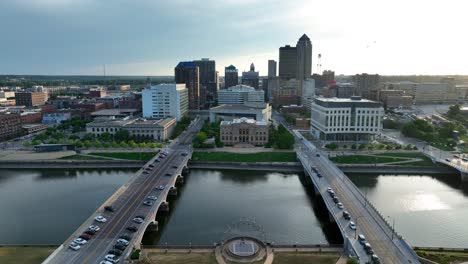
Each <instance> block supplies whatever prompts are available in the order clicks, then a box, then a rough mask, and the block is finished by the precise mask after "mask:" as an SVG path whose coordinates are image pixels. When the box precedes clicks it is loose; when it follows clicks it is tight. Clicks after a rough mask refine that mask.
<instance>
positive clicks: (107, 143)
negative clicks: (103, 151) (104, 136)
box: [102, 142, 111, 148]
mask: <svg viewBox="0 0 468 264" xmlns="http://www.w3.org/2000/svg"><path fill="white" fill-rule="evenodd" d="M102 146H103V147H105V148H109V147H110V146H111V143H109V142H104V143H103V144H102Z"/></svg>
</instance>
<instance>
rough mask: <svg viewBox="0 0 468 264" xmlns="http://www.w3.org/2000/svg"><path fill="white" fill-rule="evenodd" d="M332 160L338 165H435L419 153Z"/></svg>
mask: <svg viewBox="0 0 468 264" xmlns="http://www.w3.org/2000/svg"><path fill="white" fill-rule="evenodd" d="M330 160H331V161H333V162H334V163H337V164H372V165H373V164H388V165H398V166H434V163H433V162H432V160H431V159H429V158H428V157H426V156H424V155H423V154H422V153H419V152H412V153H404V152H403V153H399V152H394V153H376V154H365V155H364V154H356V155H343V156H336V157H331V158H330Z"/></svg>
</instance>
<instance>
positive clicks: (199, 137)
mask: <svg viewBox="0 0 468 264" xmlns="http://www.w3.org/2000/svg"><path fill="white" fill-rule="evenodd" d="M207 139H208V135H207V134H206V133H205V132H198V133H197V134H196V135H195V137H194V138H193V140H192V143H193V147H195V148H201V147H203V145H204V142H205V141H206V140H207Z"/></svg>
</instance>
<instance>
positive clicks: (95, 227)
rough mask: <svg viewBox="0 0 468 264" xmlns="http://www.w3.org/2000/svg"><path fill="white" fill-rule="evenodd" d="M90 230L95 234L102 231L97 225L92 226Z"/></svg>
mask: <svg viewBox="0 0 468 264" xmlns="http://www.w3.org/2000/svg"><path fill="white" fill-rule="evenodd" d="M88 229H89V230H93V231H94V232H97V231H99V230H101V228H100V227H99V226H97V225H91V226H89V227H88Z"/></svg>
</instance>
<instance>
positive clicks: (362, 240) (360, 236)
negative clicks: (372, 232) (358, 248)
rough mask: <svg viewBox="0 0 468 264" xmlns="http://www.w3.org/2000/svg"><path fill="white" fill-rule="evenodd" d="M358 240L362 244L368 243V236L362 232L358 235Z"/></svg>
mask: <svg viewBox="0 0 468 264" xmlns="http://www.w3.org/2000/svg"><path fill="white" fill-rule="evenodd" d="M358 241H359V243H360V244H361V245H364V244H366V237H365V236H364V235H363V234H360V235H359V236H358Z"/></svg>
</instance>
